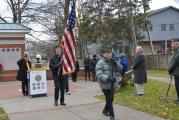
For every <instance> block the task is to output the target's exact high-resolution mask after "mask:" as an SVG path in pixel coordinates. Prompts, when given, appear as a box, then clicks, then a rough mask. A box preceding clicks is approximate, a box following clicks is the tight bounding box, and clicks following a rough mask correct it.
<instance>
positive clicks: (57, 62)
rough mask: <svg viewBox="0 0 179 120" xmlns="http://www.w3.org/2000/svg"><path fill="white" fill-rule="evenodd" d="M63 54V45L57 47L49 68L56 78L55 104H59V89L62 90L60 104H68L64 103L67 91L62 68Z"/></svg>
mask: <svg viewBox="0 0 179 120" xmlns="http://www.w3.org/2000/svg"><path fill="white" fill-rule="evenodd" d="M62 55H63V51H62V48H61V47H56V49H55V55H54V56H53V57H52V58H51V59H50V63H49V68H50V69H51V71H52V76H53V79H54V86H55V88H54V92H55V93H54V106H58V99H59V91H60V105H62V106H66V104H65V103H64V93H65V82H64V75H63V74H62V73H63V70H62V61H61V59H62Z"/></svg>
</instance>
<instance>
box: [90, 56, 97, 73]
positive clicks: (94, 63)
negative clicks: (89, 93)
mask: <svg viewBox="0 0 179 120" xmlns="http://www.w3.org/2000/svg"><path fill="white" fill-rule="evenodd" d="M97 62H98V59H96V58H94V59H92V60H91V70H92V71H95V67H96V63H97Z"/></svg>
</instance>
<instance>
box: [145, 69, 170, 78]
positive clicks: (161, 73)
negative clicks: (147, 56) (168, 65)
mask: <svg viewBox="0 0 179 120" xmlns="http://www.w3.org/2000/svg"><path fill="white" fill-rule="evenodd" d="M147 75H148V76H150V77H166V78H169V77H170V75H169V74H168V71H167V70H148V71H147Z"/></svg>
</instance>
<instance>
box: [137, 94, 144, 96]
mask: <svg viewBox="0 0 179 120" xmlns="http://www.w3.org/2000/svg"><path fill="white" fill-rule="evenodd" d="M135 96H144V94H136V95H135Z"/></svg>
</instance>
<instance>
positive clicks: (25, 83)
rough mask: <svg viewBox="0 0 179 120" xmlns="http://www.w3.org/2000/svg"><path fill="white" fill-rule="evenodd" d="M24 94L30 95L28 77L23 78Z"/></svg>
mask: <svg viewBox="0 0 179 120" xmlns="http://www.w3.org/2000/svg"><path fill="white" fill-rule="evenodd" d="M22 94H23V95H28V94H29V92H28V79H23V80H22Z"/></svg>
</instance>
